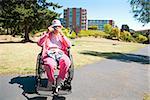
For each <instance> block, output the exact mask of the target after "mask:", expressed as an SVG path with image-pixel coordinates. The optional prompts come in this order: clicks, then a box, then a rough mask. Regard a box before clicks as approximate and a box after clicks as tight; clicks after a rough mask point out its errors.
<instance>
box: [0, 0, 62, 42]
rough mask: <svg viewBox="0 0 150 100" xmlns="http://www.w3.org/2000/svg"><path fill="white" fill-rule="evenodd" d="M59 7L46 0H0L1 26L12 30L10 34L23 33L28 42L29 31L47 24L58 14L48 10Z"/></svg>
mask: <svg viewBox="0 0 150 100" xmlns="http://www.w3.org/2000/svg"><path fill="white" fill-rule="evenodd" d="M50 7H52V8H53V9H55V8H61V7H62V6H59V5H58V4H54V3H52V2H50V3H48V2H46V0H1V1H0V20H1V23H0V24H1V25H2V27H3V28H5V29H7V30H9V29H10V30H12V31H11V32H12V34H16V33H18V32H23V33H24V41H25V42H29V41H30V39H29V33H30V32H31V31H32V30H36V29H40V28H43V27H46V26H48V25H49V22H50V21H51V20H53V19H54V18H56V17H58V16H60V14H58V13H55V12H54V11H51V10H49V9H48V8H50Z"/></svg>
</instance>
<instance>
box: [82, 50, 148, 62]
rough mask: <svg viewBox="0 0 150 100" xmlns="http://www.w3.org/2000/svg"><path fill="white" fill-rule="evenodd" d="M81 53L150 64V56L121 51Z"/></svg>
mask: <svg viewBox="0 0 150 100" xmlns="http://www.w3.org/2000/svg"><path fill="white" fill-rule="evenodd" d="M80 54H84V55H91V56H98V57H104V58H107V59H114V60H119V61H122V62H128V63H130V62H136V63H141V64H150V57H149V56H144V55H137V54H129V53H119V52H97V51H83V52H80Z"/></svg>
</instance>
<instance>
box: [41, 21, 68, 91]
mask: <svg viewBox="0 0 150 100" xmlns="http://www.w3.org/2000/svg"><path fill="white" fill-rule="evenodd" d="M62 27H63V26H62V25H61V22H60V21H59V20H57V19H55V20H53V21H52V25H51V26H49V27H48V31H47V32H45V33H44V35H43V36H41V37H40V39H39V41H38V45H39V46H41V47H43V51H42V58H43V61H44V68H45V70H46V73H47V77H48V86H52V85H53V84H54V82H55V78H54V70H55V68H56V67H57V64H59V67H60V68H59V75H58V78H57V80H56V83H57V84H56V85H57V87H58V88H60V87H61V83H62V82H63V81H64V79H65V77H66V73H67V71H68V69H69V66H70V65H71V61H70V59H69V57H68V56H67V55H68V54H67V48H68V47H71V42H70V41H69V39H68V38H67V37H66V36H65V35H64V34H63V32H62Z"/></svg>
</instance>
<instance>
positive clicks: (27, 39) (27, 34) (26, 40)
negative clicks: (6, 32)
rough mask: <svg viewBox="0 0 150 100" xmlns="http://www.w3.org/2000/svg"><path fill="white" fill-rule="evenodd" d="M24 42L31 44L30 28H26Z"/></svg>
mask: <svg viewBox="0 0 150 100" xmlns="http://www.w3.org/2000/svg"><path fill="white" fill-rule="evenodd" d="M24 42H30V39H29V26H27V25H26V26H25V36H24Z"/></svg>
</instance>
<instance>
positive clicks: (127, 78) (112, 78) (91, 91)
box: [0, 46, 150, 100]
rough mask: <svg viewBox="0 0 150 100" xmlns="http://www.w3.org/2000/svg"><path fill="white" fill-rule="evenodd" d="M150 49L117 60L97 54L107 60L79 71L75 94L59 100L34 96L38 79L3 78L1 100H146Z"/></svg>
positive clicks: (28, 77)
mask: <svg viewBox="0 0 150 100" xmlns="http://www.w3.org/2000/svg"><path fill="white" fill-rule="evenodd" d="M148 47H149V48H150V46H148ZM148 47H146V48H143V49H141V50H139V51H137V52H135V53H132V54H120V53H114V54H115V55H116V56H113V57H107V56H106V55H107V54H106V53H105V54H104V53H103V54H102V53H98V52H97V56H105V57H106V58H107V59H105V60H103V61H100V62H98V63H95V64H90V65H86V66H85V67H82V68H80V69H76V70H75V78H74V80H73V90H72V91H73V92H72V93H71V94H69V95H62V96H59V97H56V96H52V95H50V96H46V95H36V94H32V93H33V92H34V89H33V83H34V76H1V77H0V100H142V98H143V95H144V93H147V92H150V87H149V85H148V83H149V82H148V78H150V73H148V66H149V60H148ZM149 50H150V49H149ZM93 53H94V52H93ZM85 54H89V55H93V54H92V52H91V51H90V53H85ZM149 56H150V55H149ZM19 84H20V85H19ZM18 86H20V87H18ZM23 92H28V93H29V92H31V94H30V93H29V94H26V96H24V95H23V94H22V93H23Z"/></svg>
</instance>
